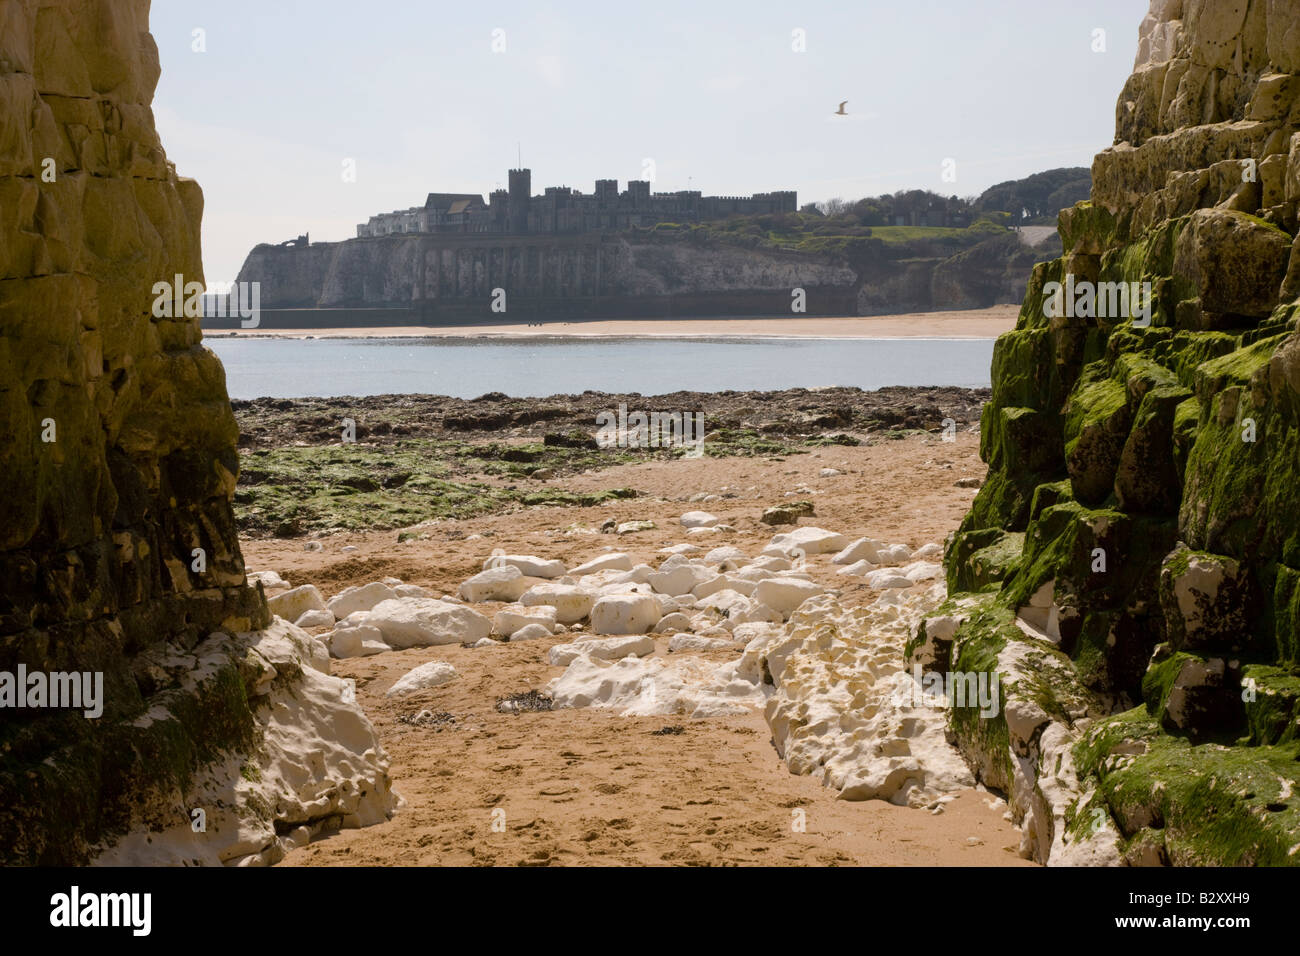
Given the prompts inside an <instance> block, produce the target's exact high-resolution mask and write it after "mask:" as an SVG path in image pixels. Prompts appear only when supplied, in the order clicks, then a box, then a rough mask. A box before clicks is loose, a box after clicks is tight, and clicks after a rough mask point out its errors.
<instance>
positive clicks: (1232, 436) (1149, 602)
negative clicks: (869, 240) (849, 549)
mask: <svg viewBox="0 0 1300 956" xmlns="http://www.w3.org/2000/svg"><path fill="white" fill-rule="evenodd" d="M1221 14H1223V15H1221ZM1297 29H1300V9H1297V8H1296V7H1295V6H1294V5H1293V4H1285V3H1271V2H1255V3H1245V4H1238V5H1235V6H1234V7H1233V8H1232V11H1231V13H1230V14H1224V11H1223V10H1218V11H1217V12H1216V10H1215V4H1213V3H1210V2H1206V0H1156V2H1154V3H1153V4H1152V7H1151V13H1150V15H1149V16H1148V17H1147V19H1146V20H1145V21H1144V23H1143V26H1142V32H1141V37H1142V40H1141V52H1140V53H1139V58H1138V63H1137V65H1136V69H1135V71H1134V74H1133V76H1132V78H1131V79H1130V80H1129V82H1128V84H1127V85H1126V87H1125V90H1124V92H1123V94H1122V95H1121V97H1120V102H1119V109H1118V113H1117V115H1118V124H1117V132H1116V141H1115V145H1114V146H1113V147H1111V148H1109V149H1107V150H1106V151H1104V152H1102V153H1101V154H1100V155H1098V156H1097V158H1096V161H1095V163H1094V167H1093V193H1092V198H1091V200H1090V201H1089V202H1085V203H1080V204H1079V205H1077V206H1075V207H1074V208H1073V209H1069V210H1065V211H1063V212H1062V213H1061V216H1060V234H1061V237H1062V241H1063V247H1064V255H1063V257H1062V258H1061V259H1059V260H1057V261H1055V262H1050V263H1043V264H1040V265H1039V266H1038V267H1037V268H1036V269H1035V271H1034V275H1033V277H1032V278H1031V280H1030V282H1029V287H1028V290H1027V294H1026V297H1025V302H1024V305H1023V307H1022V309H1021V313H1020V318H1019V320H1018V322H1017V325H1016V328H1015V330H1014V331H1012V332H1009V333H1007V334H1006V335H1004V336H1003V337H1002V338H1001V339H999V341H998V343H997V346H996V348H995V352H994V362H993V398H992V401H991V402H990V403H989V404H988V406H986V408H985V410H984V414H983V417H982V420H981V422H982V435H981V454H982V456H983V458H984V460H985V461H986V462H987V463H988V465H989V476H988V479H987V481H986V482H985V484H984V487H983V488H982V489H981V491H980V493H979V494H978V496H977V497H976V499H975V501H974V503H973V505H972V508H971V510H970V512H969V514H968V515H967V517H966V519H965V520H964V521H963V523H962V525H961V527H960V529H959V531H958V533H957V534H956V535H955V536H954V537H953V539H952V541H951V542H950V543H949V547H948V549H947V553H946V564H947V575H948V582H949V588H950V592H951V597H950V599H949V603H950V605H951V606H945V608H940V609H939V610H938V611H936V612H935V615H932V616H931V618H930V619H929V620H928V621H927V622H926V623H925V624H923V625H922V630H921V632H920V634H919V635H918V639H917V641H914V642H913V650H915V649H916V648H919V647H921V646H923V645H924V646H927V647H938V648H939V649H940V652H941V657H942V655H943V654H946V655H947V656H946V658H944V659H940V660H939V661H938V662H937V663H936V664H935V666H936V667H937V668H946V667H954V668H955V667H958V666H959V665H962V666H964V665H965V664H967V663H971V660H967V658H971V655H972V654H975V653H976V649H978V648H985V650H984V651H983V654H984V657H988V655H989V654H990V653H991V651H992V649H993V648H995V647H1000V651H999V655H998V656H999V663H1000V665H1002V666H1004V667H1005V668H1006V669H1007V671H1008V672H1007V673H1004V678H1003V679H1004V688H1005V694H1006V710H1007V714H1008V720H1010V716H1011V715H1012V714H1014V713H1015V712H1016V711H1018V710H1020V709H1023V708H1027V707H1028V708H1036V709H1037V710H1041V711H1043V713H1044V714H1045V715H1046V717H1047V718H1048V719H1047V722H1046V724H1045V729H1044V728H1042V727H1040V728H1038V729H1037V730H1036V731H1035V733H1036V734H1037V737H1032V736H1031V737H1030V738H1027V739H1026V746H1023V747H1022V748H1021V749H1020V750H1019V751H1018V750H1017V749H1016V740H1017V737H1016V733H1015V731H1014V730H1012V731H1011V733H1010V737H1009V738H1008V737H1007V735H1006V733H1007V732H1006V728H1005V727H1003V728H999V727H998V726H997V722H996V721H991V722H989V723H990V726H988V727H981V726H974V725H972V721H971V719H970V715H969V714H964V715H957V714H954V716H953V720H952V722H951V725H950V729H951V733H952V734H953V736H954V738H955V740H956V742H957V744H958V746H959V748H960V749H961V750H962V752H963V754H964V755H966V757H967V759H968V761H969V762H970V764H971V766H972V767H973V768H975V769H976V771H977V774H978V776H980V778H981V779H982V780H984V781H985V782H986V783H988V784H989V785H991V786H995V787H999V788H1002V789H1005V790H1007V791H1008V793H1009V796H1010V802H1011V806H1012V812H1013V814H1015V817H1016V819H1017V820H1018V821H1020V822H1021V823H1022V826H1023V828H1024V830H1025V833H1026V839H1025V842H1024V845H1023V846H1022V852H1023V853H1025V854H1026V855H1028V856H1032V857H1034V858H1035V859H1038V860H1040V861H1042V862H1051V863H1070V862H1093V863H1121V862H1122V863H1129V864H1151V863H1165V864H1169V863H1173V864H1203V865H1247V864H1259V865H1292V864H1297V863H1300V796H1297V795H1295V794H1293V789H1295V787H1294V783H1295V780H1296V777H1297V776H1298V772H1300V763H1297V752H1296V749H1295V741H1296V739H1297V736H1300V734H1298V733H1297V731H1298V730H1300V723H1297V720H1300V690H1297V688H1298V687H1300V660H1298V659H1297V645H1298V644H1300V637H1298V636H1297V634H1298V633H1300V632H1298V630H1297V629H1298V628H1300V481H1298V480H1297V477H1298V475H1297V473H1298V472H1300V335H1297V317H1298V316H1300V301H1297V295H1298V294H1300V281H1296V280H1295V278H1294V277H1295V276H1297V275H1300V252H1297V250H1300V242H1298V241H1297V236H1298V235H1300V222H1298V217H1297V206H1298V205H1300V77H1298V76H1297V75H1296V74H1297V71H1300V62H1298V61H1296V58H1295V57H1294V55H1293V53H1294V51H1292V50H1289V49H1287V48H1285V45H1284V44H1281V43H1274V42H1272V40H1273V38H1275V37H1276V38H1281V37H1285V36H1294V35H1295V31H1296V30H1297ZM1266 37H1267V38H1268V40H1267V42H1266V40H1265V38H1266ZM1067 279H1068V280H1069V281H1070V283H1071V284H1078V285H1086V284H1088V283H1102V282H1116V283H1119V282H1124V283H1134V282H1136V283H1143V284H1148V285H1147V287H1148V288H1150V290H1151V303H1150V304H1151V310H1150V315H1149V322H1147V321H1145V319H1146V318H1147V317H1146V316H1143V317H1141V318H1138V317H1136V313H1134V312H1132V311H1130V313H1129V314H1127V315H1125V314H1119V315H1116V314H1108V315H1099V316H1092V315H1089V314H1088V312H1089V311H1090V310H1082V313H1081V314H1082V317H1078V316H1076V314H1075V313H1074V312H1072V311H1064V312H1063V311H1062V310H1059V309H1053V308H1050V307H1049V306H1051V305H1052V304H1053V303H1051V302H1049V301H1048V299H1049V296H1048V291H1049V287H1050V286H1049V284H1050V283H1065V282H1066V281H1067ZM1050 288H1051V291H1053V292H1054V291H1055V289H1054V287H1050ZM1097 301H1098V302H1100V301H1101V296H1100V295H1098V296H1097ZM962 606H964V607H966V610H965V611H963V612H962V616H961V617H960V619H959V621H958V623H957V625H956V627H955V629H951V628H950V630H951V633H950V634H949V635H948V636H947V639H946V640H945V641H943V642H935V641H933V640H929V641H927V640H926V638H927V633H928V631H929V630H930V629H931V628H932V626H933V624H934V623H935V622H936V620H938V621H944V622H950V621H951V620H952V610H953V608H955V607H962ZM1044 644H1046V646H1047V647H1050V648H1051V653H1048V652H1047V651H1046V650H1045V649H1044ZM1017 648H1019V649H1020V652H1019V653H1015V654H1012V653H1011V651H1013V650H1015V649H1017ZM1011 657H1014V658H1015V660H1014V661H1013V660H1011V659H1010V658H1011ZM976 663H982V664H987V663H988V661H987V660H981V661H976ZM1047 673H1050V674H1051V675H1052V678H1051V680H1047V679H1046V677H1045V675H1046V674H1047ZM1063 678H1065V679H1067V680H1066V681H1065V684H1063V683H1062V680H1063ZM1045 685H1046V686H1050V687H1051V688H1053V690H1052V692H1051V694H1049V695H1047V696H1044V692H1043V689H1042V688H1043V686H1045ZM1035 688H1037V689H1035ZM1053 700H1056V701H1064V702H1065V704H1064V706H1053V705H1052V701H1053ZM1003 723H1004V724H1006V723H1007V721H1004V722H1003ZM1049 740H1050V745H1049V743H1048V741H1049ZM1008 748H1010V749H1008ZM1067 758H1068V759H1067ZM1062 760H1067V762H1069V760H1072V761H1073V764H1074V768H1075V773H1076V774H1077V777H1076V779H1075V781H1074V786H1073V790H1072V791H1071V792H1068V793H1067V792H1064V791H1063V790H1062V789H1061V786H1060V782H1059V781H1060V776H1059V769H1060V767H1061V766H1062V763H1061V761H1062Z"/></svg>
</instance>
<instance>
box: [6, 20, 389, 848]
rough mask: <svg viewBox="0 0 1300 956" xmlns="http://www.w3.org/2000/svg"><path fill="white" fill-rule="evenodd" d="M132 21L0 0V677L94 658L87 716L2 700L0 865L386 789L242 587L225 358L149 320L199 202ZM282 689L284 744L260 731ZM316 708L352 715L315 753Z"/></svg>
mask: <svg viewBox="0 0 1300 956" xmlns="http://www.w3.org/2000/svg"><path fill="white" fill-rule="evenodd" d="M148 14H149V2H148V0H6V2H5V3H3V4H0V473H3V474H4V475H5V477H6V479H7V482H8V487H7V493H6V494H5V495H4V496H3V498H0V582H2V583H0V692H3V682H4V675H9V677H10V682H9V684H8V686H9V688H10V692H11V693H12V691H13V690H14V686H13V680H14V679H15V678H16V675H17V674H18V673H19V672H20V670H25V671H26V673H27V674H28V675H34V674H43V675H48V674H51V673H78V674H81V673H86V674H90V675H92V677H93V675H96V674H98V675H102V676H101V678H100V679H101V680H102V699H101V700H100V701H99V704H100V706H102V714H99V715H94V716H85V715H84V712H85V710H86V708H84V707H64V708H53V707H50V706H48V705H49V704H51V703H53V701H52V700H50V699H47V700H43V701H40V700H38V699H37V698H36V697H35V696H34V695H33V694H31V693H28V692H29V691H30V690H31V689H32V687H35V686H36V685H35V684H33V685H32V686H31V687H26V688H25V687H21V686H20V687H18V688H17V696H11V697H9V698H8V699H6V698H4V697H3V696H0V863H6V864H12V863H42V864H66V863H80V862H84V861H86V860H87V859H89V858H90V857H91V856H93V855H94V854H95V852H96V851H97V850H99V849H102V848H104V847H105V846H107V845H109V844H111V843H113V842H114V841H115V840H116V839H117V838H119V837H121V836H123V835H125V834H129V833H134V834H143V833H149V832H152V833H153V834H154V835H155V837H156V839H155V841H154V844H153V847H154V849H155V850H156V851H157V852H156V853H155V854H154V855H152V856H151V855H150V853H149V852H147V846H148V844H147V842H146V841H145V840H144V839H143V838H140V840H139V843H140V847H141V848H143V852H138V853H137V854H136V857H135V858H137V859H141V860H145V861H147V860H150V859H153V860H180V859H190V860H199V861H207V862H230V861H234V860H236V859H239V860H242V861H244V862H247V861H249V860H261V861H263V862H265V861H269V860H272V859H274V858H275V856H276V853H277V852H279V843H278V837H277V835H276V829H275V828H276V826H277V825H280V826H282V827H283V826H284V825H286V824H300V823H301V824H308V825H311V824H314V823H318V822H320V821H321V820H322V819H324V818H326V817H333V818H334V819H335V820H336V821H343V820H347V821H348V822H350V823H353V824H356V823H361V822H373V821H374V820H376V819H382V818H383V817H384V816H385V815H386V813H387V812H388V810H389V809H390V806H391V800H392V798H391V794H390V792H389V789H388V777H387V774H386V771H385V761H384V758H383V754H382V751H381V750H380V749H379V747H378V744H377V742H376V741H375V738H374V734H373V731H372V730H371V729H370V727H369V724H368V723H367V722H366V721H365V718H364V716H363V715H361V714H360V712H359V711H357V710H356V708H355V705H350V704H344V703H342V702H341V700H340V696H339V692H340V689H341V688H342V685H343V682H342V681H338V680H336V679H334V678H330V677H327V676H326V675H325V674H323V673H321V672H320V670H319V669H320V668H323V669H324V670H328V662H325V663H323V664H322V663H321V661H320V659H319V653H318V651H317V650H316V649H315V648H314V647H313V646H312V642H311V641H310V639H308V638H307V636H306V635H305V633H304V632H301V631H298V630H297V629H296V628H293V627H292V626H291V625H288V624H285V623H284V622H282V621H278V620H276V621H274V622H273V621H272V618H271V616H270V615H269V613H268V611H267V607H266V603H265V600H264V598H263V596H262V593H261V590H260V588H258V589H254V588H252V587H249V585H248V584H247V583H246V580H245V571H244V562H243V558H242V556H241V554H240V549H239V542H238V540H237V537H236V529H235V523H234V520H233V517H232V513H231V507H230V500H231V495H232V493H233V492H234V488H235V478H236V473H237V471H238V456H237V454H236V450H235V442H236V437H237V429H236V426H235V420H234V417H233V414H232V412H231V408H230V403H229V400H228V397H227V395H226V388H225V376H224V373H223V371H222V368H221V364H220V362H218V361H217V359H216V357H215V356H214V355H213V354H212V353H211V352H210V351H208V350H207V349H206V348H204V347H203V346H202V345H201V344H200V338H201V334H200V331H199V326H198V321H197V320H195V319H186V318H183V317H182V318H166V319H164V318H155V317H154V316H153V315H152V314H151V305H152V303H153V300H154V294H153V291H152V290H153V287H154V285H155V283H157V282H160V281H167V282H172V281H173V280H174V277H176V276H178V275H179V276H183V277H184V281H186V282H189V281H201V280H202V278H203V273H202V266H201V263H200V251H199V222H200V217H201V215H202V210H203V196H202V193H201V191H200V189H199V187H198V185H197V184H195V183H194V182H193V181H191V180H187V179H184V178H181V177H178V176H177V175H176V171H175V169H174V168H173V166H172V165H171V164H170V163H169V162H168V161H167V158H166V155H165V154H164V152H163V149H162V145H161V143H160V142H159V139H158V134H157V132H156V131H155V129H154V124H153V115H152V112H151V110H150V106H149V104H150V102H151V100H152V98H153V92H154V87H155V84H156V83H157V82H158V78H159V64H158V51H157V47H156V46H155V44H154V41H153V38H152V37H151V36H150V34H149V32H148ZM306 671H311V673H310V674H307V673H305V672H306ZM86 686H87V687H91V686H93V680H92V683H91V684H88V685H86ZM288 699H292V700H296V701H300V706H301V708H302V711H303V713H304V714H305V716H304V719H303V722H302V724H301V725H300V726H298V727H297V728H296V729H295V731H294V734H295V736H294V743H293V744H292V746H288V747H286V746H285V745H284V743H283V741H280V742H277V743H276V744H275V745H274V746H265V745H264V736H265V731H266V728H267V726H268V724H270V723H273V722H274V721H276V720H279V719H281V717H273V716H272V713H271V711H272V710H274V709H275V708H274V707H273V706H272V704H271V702H272V701H279V702H281V703H283V701H284V700H288ZM302 701H310V702H312V703H313V704H314V705H316V706H315V707H314V709H312V708H309V707H307V706H306V705H305V704H302V703H301V702H302ZM23 703H26V704H28V705H37V704H45V705H46V706H28V707H22V706H21V704H23ZM334 720H341V721H343V722H344V724H345V725H348V721H349V720H351V721H352V722H353V723H355V724H356V727H355V728H351V727H350V725H348V726H349V730H348V734H349V736H348V738H347V746H346V747H343V748H340V747H336V746H333V745H324V746H323V749H324V750H325V752H326V754H327V756H326V759H325V763H324V766H323V767H322V766H321V765H320V764H319V763H318V764H316V765H315V769H313V768H312V765H311V762H310V761H311V759H312V758H311V754H310V751H311V750H312V749H313V747H314V746H315V744H316V743H320V742H321V740H320V738H321V735H322V734H325V733H326V732H327V730H328V724H329V723H330V722H332V721H334ZM271 770H274V771H275V773H274V774H272V773H270V771H271ZM299 771H300V772H299ZM256 779H261V780H263V781H265V782H264V783H261V784H252V783H250V780H256ZM288 780H292V781H293V786H292V787H291V786H290V785H289V784H288V783H286V781H288ZM294 787H296V788H297V789H294ZM340 787H342V789H343V791H344V792H345V794H346V793H347V792H348V791H351V792H352V793H351V796H350V797H349V796H346V795H345V796H339V793H338V791H339V789H340ZM330 794H333V796H330ZM317 796H318V797H319V798H320V799H318V800H317V799H314V797H317ZM195 811H203V812H202V813H200V814H196V813H195ZM201 821H202V826H200V822H201ZM128 839H129V840H130V839H134V838H128ZM164 844H165V845H167V846H168V847H169V848H168V849H162V848H161V847H162V846H163V845H164ZM181 844H184V848H183V849H181V850H177V849H176V848H177V847H179V846H181Z"/></svg>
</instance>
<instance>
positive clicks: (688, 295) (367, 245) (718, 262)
mask: <svg viewBox="0 0 1300 956" xmlns="http://www.w3.org/2000/svg"><path fill="white" fill-rule="evenodd" d="M983 238H984V239H985V241H980V240H981V236H979V235H975V236H972V237H967V238H963V239H957V238H945V239H936V240H913V241H908V242H900V243H886V242H883V241H881V240H879V239H862V240H858V241H856V242H855V243H853V244H851V245H850V246H849V247H848V248H841V249H828V250H825V251H807V250H794V249H774V248H761V247H746V246H741V245H732V244H729V243H727V242H722V241H695V240H692V239H688V238H685V237H677V236H672V235H667V236H658V235H653V234H643V235H637V234H620V235H612V234H611V235H607V236H598V235H587V236H564V235H561V236H487V235H467V236H465V237H463V238H458V237H455V236H445V235H439V236H425V235H394V236H383V237H375V238H367V239H350V240H347V241H345V242H322V243H315V244H313V245H310V246H272V245H259V246H256V247H255V248H254V249H253V250H252V252H250V253H249V255H248V258H247V259H246V260H245V262H244V265H243V268H242V269H241V270H240V272H239V276H238V281H240V282H260V283H261V290H260V291H261V305H262V307H263V309H266V310H277V309H316V308H321V309H342V308H394V307H396V308H410V309H416V310H418V311H422V312H423V313H424V315H425V316H426V318H428V319H431V320H435V321H436V320H437V319H439V318H446V319H449V320H450V319H460V320H463V319H473V318H479V319H492V318H500V315H499V314H496V313H493V311H492V309H491V303H492V296H493V290H494V289H496V288H501V289H504V290H505V292H506V294H507V302H506V305H507V312H509V311H518V312H529V313H543V314H546V313H553V314H556V315H564V316H567V317H573V316H578V315H583V314H587V313H590V314H601V315H647V316H665V315H683V316H689V315H712V314H740V315H745V314H750V315H753V314H766V315H779V314H790V312H791V301H792V297H791V293H792V290H794V289H796V288H800V289H803V290H804V291H805V306H806V310H807V312H808V313H809V314H813V315H817V314H821V315H826V314H835V315H855V314H857V315H879V314H889V313H898V312H909V311H928V310H931V309H961V308H984V307H988V306H991V305H995V304H997V303H1007V302H1015V301H1018V299H1019V297H1020V295H1021V294H1022V293H1023V291H1024V284H1025V279H1026V278H1027V276H1028V275H1029V271H1030V269H1031V268H1032V266H1033V264H1034V263H1035V262H1036V261H1038V260H1039V259H1041V258H1043V257H1044V254H1042V253H1040V252H1036V251H1034V250H1031V249H1029V248H1028V247H1027V246H1025V245H1024V244H1022V243H1021V242H1020V241H1019V239H1018V238H1017V237H1016V236H1015V235H1014V234H1011V233H1006V234H1005V235H1001V236H994V237H993V238H991V239H989V238H987V236H985V237H983ZM276 320H282V317H279V316H277V317H274V319H273V320H272V321H270V322H268V324H272V325H273V324H276ZM314 321H316V322H317V323H319V319H317V320H314ZM231 324H233V323H231ZM214 326H215V323H214Z"/></svg>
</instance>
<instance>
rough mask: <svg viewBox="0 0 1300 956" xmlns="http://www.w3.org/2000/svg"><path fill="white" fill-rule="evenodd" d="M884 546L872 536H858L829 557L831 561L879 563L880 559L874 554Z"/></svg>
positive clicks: (839, 562) (836, 562) (835, 562)
mask: <svg viewBox="0 0 1300 956" xmlns="http://www.w3.org/2000/svg"><path fill="white" fill-rule="evenodd" d="M884 546H885V545H884V543H883V542H880V541H876V540H875V539H874V538H858V540H857V541H854V542H853V543H852V544H850V545H849V546H848V547H846V548H845V549H844V550H843V551H841V552H840V553H839V554H837V555H835V557H833V558H831V563H832V564H855V563H857V562H859V561H867V562H870V563H872V564H879V563H880V559H879V558H878V557H876V555H877V554H879V553H880V549H881V548H883V547H884Z"/></svg>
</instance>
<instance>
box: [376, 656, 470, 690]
mask: <svg viewBox="0 0 1300 956" xmlns="http://www.w3.org/2000/svg"><path fill="white" fill-rule="evenodd" d="M455 679H456V668H454V667H452V666H451V665H450V664H448V663H447V662H446V661H429V662H428V663H427V664H421V665H420V666H419V667H417V668H415V669H414V670H411V671H407V672H406V673H405V674H403V675H402V676H401V677H399V678H398V679H397V682H396V683H395V684H393V686H392V687H390V688H388V690H387V691H385V692H384V696H385V697H401V696H403V695H405V694H413V693H415V692H416V691H420V690H429V689H431V688H434V687H438V686H440V685H442V684H446V683H447V682H448V681H452V680H455Z"/></svg>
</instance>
